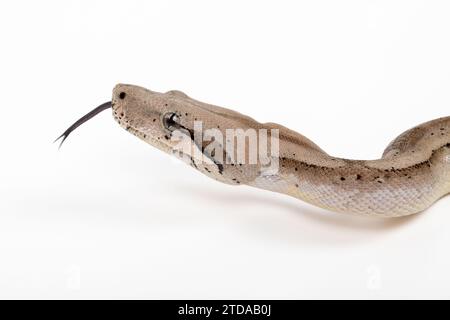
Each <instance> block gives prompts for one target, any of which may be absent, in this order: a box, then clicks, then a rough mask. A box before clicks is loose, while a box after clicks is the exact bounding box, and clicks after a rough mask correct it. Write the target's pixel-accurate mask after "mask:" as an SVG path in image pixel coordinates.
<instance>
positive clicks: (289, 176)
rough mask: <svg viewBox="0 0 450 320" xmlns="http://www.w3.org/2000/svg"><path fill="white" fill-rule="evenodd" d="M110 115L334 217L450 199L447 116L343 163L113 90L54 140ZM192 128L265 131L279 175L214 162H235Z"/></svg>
mask: <svg viewBox="0 0 450 320" xmlns="http://www.w3.org/2000/svg"><path fill="white" fill-rule="evenodd" d="M109 108H112V113H113V117H114V119H115V120H116V121H117V122H118V123H119V124H120V125H121V126H122V127H123V128H125V129H126V130H127V131H129V132H130V133H132V134H133V135H135V136H137V137H138V138H140V139H142V140H143V141H145V142H147V143H148V144H150V145H152V146H154V147H156V148H158V149H160V150H162V151H164V152H167V153H170V154H176V155H178V156H179V157H181V158H183V159H184V160H186V159H187V162H189V163H190V165H191V166H193V167H194V168H196V169H197V170H199V171H200V172H202V173H203V174H205V175H207V176H209V177H211V178H214V179H216V180H218V181H221V182H224V183H228V184H232V185H248V186H252V187H256V188H261V189H265V190H270V191H274V192H279V193H283V194H287V195H290V196H292V197H296V198H298V199H301V200H303V201H306V202H308V203H310V204H313V205H315V206H318V207H321V208H325V209H328V210H331V211H335V212H344V213H354V214H359V215H376V216H381V217H399V216H405V215H410V214H414V213H418V212H421V211H423V210H425V209H427V208H428V207H430V206H431V205H432V204H433V203H434V202H436V201H437V200H438V199H439V198H441V197H443V196H444V195H446V194H448V193H449V192H450V117H445V118H439V119H436V120H432V121H429V122H426V123H424V124H421V125H419V126H416V127H414V128H412V129H410V130H408V131H406V132H404V133H403V134H401V135H400V136H399V137H398V138H396V139H395V140H394V141H392V142H391V143H390V144H389V145H388V147H387V148H386V150H385V151H384V153H383V155H382V157H381V158H380V159H378V160H367V161H364V160H349V159H342V158H337V157H333V156H330V155H328V154H327V153H326V152H324V151H323V150H322V149H321V148H319V147H318V146H317V145H316V144H314V143H313V142H312V141H311V140H309V139H308V138H306V137H304V136H303V135H301V134H299V133H297V132H295V131H292V130H290V129H288V128H285V127H283V126H281V125H278V124H275V123H259V122H257V121H255V120H254V119H252V118H250V117H248V116H245V115H242V114H240V113H238V112H235V111H232V110H229V109H226V108H222V107H218V106H214V105H211V104H207V103H203V102H200V101H197V100H194V99H192V98H190V97H189V96H187V95H186V94H184V93H183V92H181V91H177V90H172V91H169V92H166V93H159V92H154V91H151V90H148V89H145V88H142V87H139V86H134V85H127V84H118V85H117V86H116V87H115V88H114V90H113V96H112V100H111V101H110V102H106V103H104V104H102V105H101V106H99V107H98V108H96V109H94V110H92V111H91V112H90V113H88V114H87V115H86V116H84V117H82V118H81V119H80V120H78V121H77V122H75V123H74V124H73V125H72V126H71V127H70V128H68V129H67V130H66V131H65V132H64V133H63V135H61V137H60V138H63V139H62V141H64V140H65V139H66V138H67V136H68V135H69V134H70V133H71V132H72V131H73V130H74V129H75V128H76V127H78V126H79V125H81V124H82V123H83V122H85V121H87V120H89V119H90V118H92V117H93V116H95V115H96V114H97V113H99V112H101V111H103V110H105V109H109ZM196 122H201V124H202V128H203V130H207V129H211V130H212V129H214V130H215V132H217V133H218V134H219V135H222V136H224V137H225V136H226V130H228V129H235V130H237V129H242V130H244V131H246V130H249V129H252V130H261V129H266V130H267V132H270V133H271V134H270V137H272V136H273V135H274V134H272V132H274V131H271V130H273V129H276V130H277V144H278V154H277V155H276V159H272V160H276V163H277V170H276V171H270V172H268V171H267V170H266V169H265V168H266V167H267V166H266V165H265V164H263V163H262V161H259V160H258V161H256V162H255V163H245V162H236V161H234V160H233V161H219V160H217V159H219V158H220V159H228V160H229V159H230V158H233V159H234V157H230V154H229V153H230V152H229V150H228V149H225V148H219V147H221V145H219V147H217V148H211V147H209V148H208V145H207V144H205V141H200V142H199V141H197V139H196V138H195V123H196ZM175 132H181V135H182V136H185V137H186V139H188V140H189V141H190V142H192V144H191V145H192V148H193V149H196V150H195V151H198V152H199V153H200V154H202V155H204V156H205V157H203V158H202V159H203V160H201V159H200V160H199V158H198V157H194V156H192V154H189V153H188V154H187V155H186V154H185V153H184V152H175V149H176V147H177V145H178V144H179V143H180V142H179V139H174V136H175ZM270 141H272V140H270ZM206 142H209V141H206ZM236 146H237V145H236ZM273 146H275V144H273ZM248 148H249V147H248V146H246V150H247V151H248ZM191 151H192V149H191ZM233 152H234V150H233ZM204 159H206V161H205V160H204Z"/></svg>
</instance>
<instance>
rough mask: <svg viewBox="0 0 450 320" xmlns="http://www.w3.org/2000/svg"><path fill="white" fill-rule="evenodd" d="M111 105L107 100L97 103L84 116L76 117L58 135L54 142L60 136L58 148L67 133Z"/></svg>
mask: <svg viewBox="0 0 450 320" xmlns="http://www.w3.org/2000/svg"><path fill="white" fill-rule="evenodd" d="M111 107H112V102H111V101H108V102H105V103H103V104H101V105H99V106H98V107H97V108H95V109H94V110H92V111H90V112H88V113H87V114H85V115H84V116H82V117H81V118H80V119H78V120H77V121H75V123H74V124H72V125H71V126H70V127H69V128H67V130H66V131H64V133H63V134H62V135H60V136H59V137H58V138H57V139H56V140H55V141H54V142H56V141H58V140H59V139H61V138H62V140H61V143H60V144H59V148H61V146H62V144H63V142H64V140H66V139H67V137H68V136H69V134H70V133H71V132H72V131H74V130H75V129H76V128H78V127H79V126H81V125H82V124H83V123H85V122H86V121H88V120H90V119H92V118H93V117H95V116H96V115H97V114H99V113H100V112H102V111H104V110H106V109H109V108H111Z"/></svg>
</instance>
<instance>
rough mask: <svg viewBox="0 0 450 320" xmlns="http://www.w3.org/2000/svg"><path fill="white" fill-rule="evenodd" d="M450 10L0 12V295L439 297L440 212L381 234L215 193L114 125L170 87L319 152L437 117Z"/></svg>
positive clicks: (179, 5) (146, 5)
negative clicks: (141, 93)
mask: <svg viewBox="0 0 450 320" xmlns="http://www.w3.org/2000/svg"><path fill="white" fill-rule="evenodd" d="M449 16H450V3H449V2H448V1H410V0H408V1H392V0H390V1H361V0H358V1H272V2H269V1H221V2H219V1H158V2H156V1H128V0H127V1H111V0H108V1H91V0H90V1H8V2H6V1H4V2H2V3H1V4H0V41H1V42H0V94H1V96H0V103H1V126H0V134H1V158H0V197H1V198H0V212H1V213H0V298H160V299H164V298H180V299H184V298H255V299H258V298H289V299H290V298H450V292H449V286H450V273H449V270H450V251H449V245H450V213H449V208H450V198H449V197H447V198H444V199H442V200H440V201H439V202H438V203H437V204H436V205H435V206H433V207H432V208H431V209H429V210H427V211H426V212H424V213H423V214H420V215H416V216H413V217H409V218H403V219H392V220H381V219H380V220H377V219H373V218H358V217H351V216H346V215H341V214H335V213H330V212H327V211H324V210H321V209H317V208H314V207H312V206H309V205H307V204H305V203H302V202H301V201H299V200H296V199H294V198H289V197H287V196H283V195H279V194H274V193H270V192H266V191H262V190H257V189H252V188H250V187H246V186H241V187H233V186H228V185H222V184H220V183H218V182H215V181H213V180H210V179H209V178H207V177H205V176H202V175H201V174H200V173H198V172H196V171H195V170H193V169H192V168H190V167H188V166H186V165H184V164H182V163H181V162H180V163H179V162H177V161H176V160H172V158H170V157H169V156H168V155H165V154H163V153H161V152H160V151H158V150H156V149H154V148H152V147H150V146H148V145H146V144H145V143H143V142H141V141H140V140H138V139H137V138H135V137H134V136H132V135H130V134H128V133H127V132H125V131H124V130H123V129H121V128H120V127H119V126H118V125H117V123H116V122H115V121H113V119H112V117H111V115H110V114H109V112H104V113H102V114H100V115H99V116H98V117H96V118H95V119H93V120H91V121H89V122H88V123H86V124H85V125H84V126H83V127H81V128H80V129H79V130H77V131H76V132H75V133H74V134H73V135H72V136H71V137H70V138H69V139H68V140H67V141H66V144H65V145H64V146H63V147H62V149H61V150H60V151H58V148H57V145H56V144H52V141H53V140H54V139H55V138H56V137H57V136H58V135H59V134H61V133H62V131H64V130H65V129H66V128H67V127H68V126H69V125H70V124H72V122H73V121H75V120H76V119H78V118H79V117H80V116H82V115H84V114H85V113H86V112H88V111H90V110H91V109H92V108H94V107H96V106H97V105H99V104H100V103H102V102H104V101H107V100H109V99H110V97H111V90H112V88H113V86H114V85H115V84H116V83H119V82H123V83H132V84H137V85H141V86H144V87H148V88H150V89H152V90H156V91H167V90H170V89H179V90H183V91H185V92H186V93H188V94H189V95H190V96H192V97H194V98H197V99H199V100H202V101H205V102H209V103H213V104H217V105H221V106H225V107H229V108H232V109H235V110H238V111H240V112H242V113H244V114H248V115H250V116H253V117H255V118H256V119H257V120H259V121H262V122H266V121H267V122H268V121H273V122H278V123H280V124H283V125H285V126H288V127H290V128H292V129H294V130H296V131H298V132H301V133H302V134H304V135H306V136H308V137H309V138H311V139H312V140H313V141H314V142H316V143H317V144H319V145H320V146H321V147H322V148H323V149H324V150H326V151H327V152H328V153H330V154H333V155H336V156H341V157H347V158H358V159H373V158H377V157H379V156H380V155H381V153H382V151H383V149H384V147H385V146H386V145H387V144H388V142H389V141H390V140H392V139H393V138H394V137H396V136H397V135H398V134H400V133H401V132H403V131H404V130H406V129H408V128H410V127H412V126H415V125H417V124H419V123H421V122H424V121H427V120H431V119H434V118H437V117H439V116H448V115H449V114H450V108H449V106H450V42H449V36H450V19H449Z"/></svg>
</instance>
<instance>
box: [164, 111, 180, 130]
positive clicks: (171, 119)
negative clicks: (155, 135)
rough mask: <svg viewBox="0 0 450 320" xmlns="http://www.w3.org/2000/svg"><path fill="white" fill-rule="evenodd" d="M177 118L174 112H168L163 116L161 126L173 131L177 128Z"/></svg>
mask: <svg viewBox="0 0 450 320" xmlns="http://www.w3.org/2000/svg"><path fill="white" fill-rule="evenodd" d="M177 121H178V116H177V114H176V113H174V112H168V113H166V114H165V115H164V116H163V125H164V127H165V128H166V129H167V130H170V131H173V130H175V129H176V127H177Z"/></svg>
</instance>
